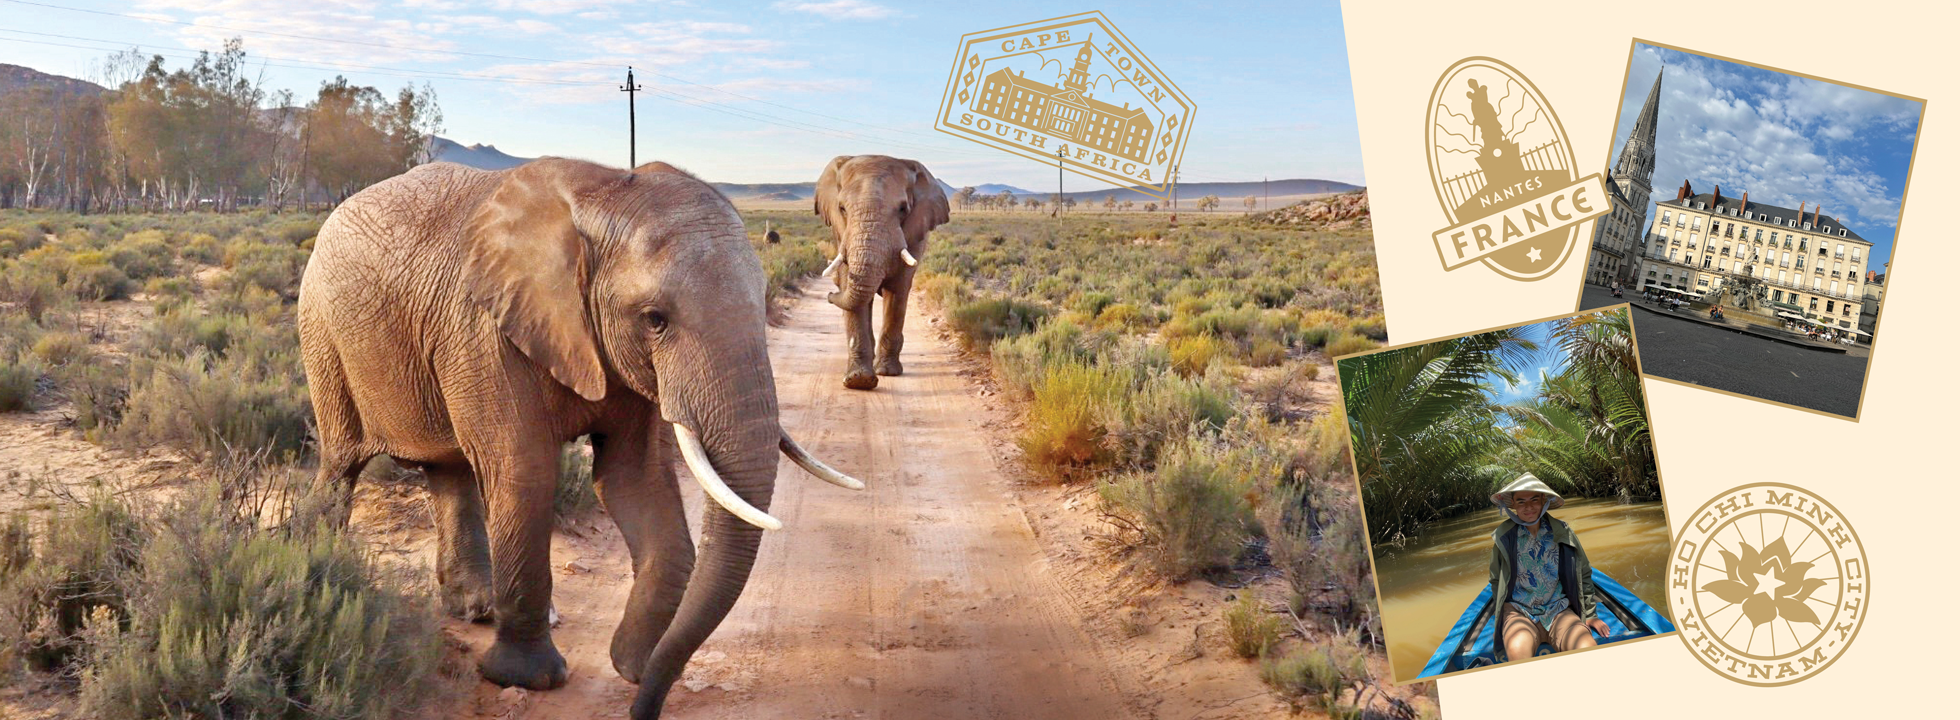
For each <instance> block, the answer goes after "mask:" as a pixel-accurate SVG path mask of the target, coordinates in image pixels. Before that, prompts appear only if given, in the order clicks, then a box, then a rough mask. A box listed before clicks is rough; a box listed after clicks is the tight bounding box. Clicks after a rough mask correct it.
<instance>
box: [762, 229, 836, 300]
mask: <svg viewBox="0 0 1960 720" xmlns="http://www.w3.org/2000/svg"><path fill="white" fill-rule="evenodd" d="M755 249H756V253H757V254H759V255H760V256H761V257H762V270H763V273H764V274H766V275H767V276H768V278H769V285H768V287H766V288H764V290H763V297H764V299H765V300H766V301H767V302H768V304H769V307H770V308H771V309H772V310H776V309H780V308H782V307H783V306H786V305H787V304H788V303H789V299H790V298H791V297H793V295H792V294H793V293H794V292H795V291H796V284H797V283H798V282H800V281H802V280H803V279H804V278H807V277H811V276H814V275H816V274H817V273H818V272H821V271H822V270H823V266H824V265H825V264H826V263H828V262H829V261H828V260H827V259H825V258H824V256H823V253H822V252H819V251H818V250H817V246H816V245H815V244H814V243H809V242H781V243H773V244H772V243H768V242H757V243H756V244H755Z"/></svg>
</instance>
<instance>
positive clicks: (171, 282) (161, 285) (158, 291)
mask: <svg viewBox="0 0 1960 720" xmlns="http://www.w3.org/2000/svg"><path fill="white" fill-rule="evenodd" d="M143 292H144V293H147V294H149V296H150V304H151V307H153V308H155V309H156V311H157V314H159V315H162V314H165V313H169V312H175V311H176V310H178V309H180V308H183V307H185V306H187V305H189V304H190V302H191V300H192V299H193V298H195V297H196V296H197V280H196V279H194V278H190V277H168V278H151V279H150V281H149V282H148V283H145V284H144V285H143Z"/></svg>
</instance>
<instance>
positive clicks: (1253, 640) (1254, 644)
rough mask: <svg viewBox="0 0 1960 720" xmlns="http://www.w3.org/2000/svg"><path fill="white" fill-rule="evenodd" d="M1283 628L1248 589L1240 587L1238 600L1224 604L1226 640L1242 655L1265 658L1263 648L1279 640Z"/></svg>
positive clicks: (1277, 618)
mask: <svg viewBox="0 0 1960 720" xmlns="http://www.w3.org/2000/svg"><path fill="white" fill-rule="evenodd" d="M1283 628H1285V623H1284V622H1283V621H1281V620H1280V619H1279V617H1278V616H1275V615H1273V614H1272V613H1270V612H1267V611H1266V608H1265V606H1264V605H1262V604H1261V603H1260V602H1259V599H1258V597H1257V596H1256V595H1254V593H1253V592H1252V590H1251V589H1250V588H1246V589H1243V590H1241V591H1240V592H1239V598H1238V600H1237V601H1235V602H1233V603H1232V604H1231V605H1227V606H1225V641H1226V642H1227V643H1228V644H1230V645H1231V646H1232V653H1233V654H1235V655H1238V656H1239V657H1241V658H1246V659H1252V658H1257V657H1265V655H1266V651H1267V650H1269V649H1271V648H1272V647H1273V646H1274V645H1275V644H1278V643H1279V638H1280V632H1281V630H1282V629H1283Z"/></svg>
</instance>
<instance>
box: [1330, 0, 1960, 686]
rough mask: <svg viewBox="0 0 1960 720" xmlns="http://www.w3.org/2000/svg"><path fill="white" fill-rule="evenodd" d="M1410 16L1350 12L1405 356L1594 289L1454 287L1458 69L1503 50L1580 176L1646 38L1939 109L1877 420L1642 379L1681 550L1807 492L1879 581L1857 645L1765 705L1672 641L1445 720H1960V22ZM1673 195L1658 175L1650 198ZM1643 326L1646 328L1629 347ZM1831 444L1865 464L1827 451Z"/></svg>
mask: <svg viewBox="0 0 1960 720" xmlns="http://www.w3.org/2000/svg"><path fill="white" fill-rule="evenodd" d="M1413 5H1415V4H1414V3H1403V2H1393V3H1390V2H1344V3H1342V8H1341V9H1342V16H1343V20H1344V22H1345V23H1346V26H1347V43H1348V64H1349V67H1350V69H1351V71H1352V73H1353V78H1354V96H1355V107H1356V113H1357V115H1358V116H1359V118H1358V119H1359V121H1360V126H1361V149H1362V156H1363V158H1364V159H1365V161H1366V163H1367V170H1368V186H1369V195H1370V197H1369V202H1370V203H1371V205H1372V206H1373V210H1374V222H1375V243H1376V254H1377V257H1378V258H1379V261H1380V263H1381V278H1382V291H1383V294H1384V296H1385V301H1386V304H1387V315H1388V322H1389V325H1388V327H1389V332H1390V341H1391V342H1394V343H1398V344H1399V343H1409V342H1416V341H1420V340H1424V339H1427V338H1433V337H1439V336H1444V335H1451V334H1455V333H1461V332H1466V331H1471V330H1477V329H1481V328H1487V327H1492V326H1497V325H1504V324H1507V323H1513V322H1518V321H1521V320H1528V319H1531V318H1539V317H1545V316H1548V315H1554V314H1558V313H1564V312H1570V311H1572V310H1573V309H1574V305H1573V302H1574V299H1575V295H1576V292H1577V290H1578V287H1579V283H1580V280H1581V278H1582V277H1583V275H1584V272H1585V254H1584V250H1581V251H1579V252H1578V253H1577V254H1575V256H1574V257H1573V259H1572V260H1570V261H1568V262H1567V263H1566V265H1565V266H1564V267H1563V268H1561V269H1560V270H1559V272H1558V273H1557V274H1555V275H1553V276H1552V277H1550V278H1547V279H1545V280H1543V281H1539V282H1531V283H1521V282H1517V281H1513V280H1508V279H1505V278H1503V277H1501V276H1499V275H1497V274H1496V273H1495V272H1491V271H1489V270H1488V269H1486V268H1483V267H1481V266H1477V267H1470V268H1465V269H1463V270H1459V271H1456V272H1451V273H1445V272H1443V271H1442V267H1441V264H1440V263H1438V262H1437V260H1436V251H1435V249H1434V247H1432V246H1431V244H1430V240H1429V237H1430V234H1431V233H1433V232H1435V231H1436V230H1437V229H1440V228H1442V227H1444V226H1445V225H1447V224H1448V220H1447V218H1446V217H1445V216H1444V214H1443V211H1442V208H1441V207H1440V206H1439V205H1438V204H1437V202H1436V194H1435V191H1434V190H1432V189H1431V184H1430V179H1429V170H1428V163H1427V161H1426V160H1425V158H1424V155H1423V153H1424V151H1425V150H1424V148H1425V145H1424V132H1423V131H1424V128H1423V127H1422V123H1423V115H1424V109H1425V108H1424V105H1425V104H1426V103H1427V102H1428V99H1429V94H1430V92H1431V90H1433V89H1434V87H1435V84H1436V80H1437V78H1438V77H1439V76H1440V75H1441V73H1442V72H1443V70H1444V69H1446V68H1448V67H1449V66H1450V64H1451V63H1454V62H1456V61H1457V60H1460V59H1462V58H1464V57H1468V56H1472V55H1486V56H1490V57H1494V58H1497V59H1499V60H1502V61H1504V62H1506V63H1509V64H1510V65H1511V66H1513V67H1516V68H1517V69H1518V71H1519V72H1522V73H1523V74H1524V75H1525V76H1526V77H1528V78H1530V79H1531V81H1532V82H1533V83H1534V84H1536V85H1537V86H1538V89H1539V90H1540V91H1541V92H1543V93H1544V95H1545V97H1546V99H1547V101H1548V102H1549V103H1551V105H1552V107H1553V109H1554V110H1556V111H1557V112H1558V117H1559V120H1560V121H1561V122H1563V123H1564V124H1565V130H1566V133H1567V134H1568V135H1569V136H1570V137H1571V139H1572V143H1573V146H1574V147H1573V151H1574V154H1575V155H1576V156H1577V158H1578V162H1579V166H1580V174H1582V175H1583V174H1586V173H1589V172H1595V171H1598V170H1600V169H1602V168H1603V166H1604V165H1605V164H1606V163H1607V162H1608V160H1609V158H1611V157H1614V156H1616V155H1617V152H1618V149H1617V148H1613V147H1611V143H1612V136H1613V122H1614V119H1615V113H1616V110H1617V109H1618V107H1619V100H1620V92H1621V84H1622V82H1623V80H1624V78H1625V75H1626V65H1627V52H1628V50H1629V48H1630V47H1631V44H1632V41H1633V38H1636V37H1638V38H1640V39H1642V40H1646V41H1650V42H1657V43H1664V44H1668V45H1673V46H1676V47H1681V48H1685V49H1688V50H1693V51H1696V52H1702V53H1708V54H1713V55H1720V56H1724V57H1728V58H1731V59H1735V60H1741V61H1746V62H1751V63H1756V64H1759V65H1765V66H1769V67H1774V68H1780V69H1783V70H1786V71H1792V72H1798V73H1803V74H1807V75H1811V76H1815V77H1820V78H1823V79H1827V80H1833V81H1837V82H1844V83H1850V84H1854V85H1862V86H1865V87H1868V88H1874V89H1879V90H1884V91H1887V92H1892V93H1898V94H1901V95H1908V96H1912V97H1917V98H1922V99H1925V100H1926V101H1927V102H1926V112H1925V115H1924V116H1923V118H1922V121H1921V125H1920V134H1919V142H1918V147H1917V155H1916V158H1915V160H1914V163H1913V168H1912V176H1911V185H1910V187H1909V188H1908V194H1907V196H1906V202H1905V214H1904V216H1903V218H1902V219H1901V220H1900V222H1899V234H1898V240H1897V242H1896V244H1895V246H1894V248H1893V252H1892V261H1893V263H1892V267H1891V277H1890V278H1889V279H1888V281H1887V283H1886V285H1887V287H1886V296H1885V306H1884V312H1883V316H1882V320H1881V326H1880V328H1879V341H1878V346H1877V347H1876V348H1875V352H1874V353H1873V356H1872V359H1871V363H1870V367H1869V375H1870V380H1869V382H1868V383H1867V384H1866V386H1865V400H1864V407H1863V415H1862V421H1861V422H1857V423H1853V422H1850V421H1848V420H1841V419H1834V418H1830V417H1825V416H1821V415H1816V414H1812V413H1806V412H1799V411H1796V410H1790V409H1785V408H1779V407H1775V406H1771V405H1767V404H1763V403H1757V402H1752V401H1749V400H1744V399H1741V398H1736V397H1730V396H1726V395H1720V394H1717V393H1712V392H1706V391H1701V390H1696V389H1693V388H1689V387H1683V386H1680V385H1675V384H1671V383H1663V382H1657V381H1653V380H1649V381H1648V382H1647V383H1646V388H1647V392H1648V399H1649V407H1650V409H1651V412H1652V420H1653V424H1654V432H1655V435H1656V440H1657V443H1658V448H1657V452H1658V454H1659V457H1660V465H1661V467H1660V472H1661V480H1662V485H1663V488H1664V490H1663V492H1664V493H1665V496H1666V498H1665V499H1666V501H1667V509H1668V516H1669V520H1670V522H1671V523H1672V524H1673V525H1674V526H1675V528H1676V530H1677V534H1678V529H1679V528H1680V527H1681V525H1682V523H1684V522H1685V521H1686V520H1687V515H1688V513H1691V512H1693V511H1694V510H1695V508H1697V507H1700V506H1701V504H1702V503H1703V502H1705V501H1706V500H1708V499H1709V498H1710V497H1712V496H1714V495H1715V494H1716V493H1718V492H1721V491H1722V490H1725V489H1728V488H1730V487H1734V486H1736V485H1741V484H1743V483H1747V482H1753V481H1757V480H1777V481H1781V482H1787V483H1791V484H1794V485H1798V486H1801V487H1804V488H1807V489H1809V490H1811V491H1813V492H1816V493H1818V494H1819V495H1821V496H1823V497H1824V498H1825V499H1827V500H1829V501H1830V502H1831V503H1832V504H1834V505H1836V506H1837V507H1838V509H1839V510H1840V511H1841V512H1843V513H1844V516H1845V517H1846V519H1847V520H1848V521H1849V522H1850V523H1851V525H1852V527H1853V528H1854V529H1855V530H1857V532H1858V536H1859V538H1860V540H1861V541H1862V542H1863V543H1864V546H1865V550H1866V552H1867V553H1868V554H1869V555H1870V558H1871V564H1872V590H1871V593H1872V594H1871V604H1870V609H1871V614H1870V615H1869V616H1868V617H1867V619H1866V621H1865V625H1864V628H1863V629H1862V630H1861V631H1860V634H1859V635H1858V637H1857V639H1856V640H1855V641H1854V642H1853V644H1852V646H1851V647H1850V649H1849V650H1848V651H1847V652H1846V654H1845V655H1844V656H1843V657H1841V658H1840V659H1839V660H1838V661H1837V662H1836V663H1835V664H1833V665H1831V667H1829V668H1828V669H1826V670H1825V671H1824V672H1823V673H1822V674H1820V675H1818V676H1816V677H1814V678H1811V679H1808V680H1805V681H1803V682H1800V683H1797V684H1795V685H1792V686H1787V687H1780V688H1756V687H1749V686H1745V685H1740V684H1737V683H1734V682H1731V681H1729V680H1726V679H1724V678H1722V677H1720V676H1718V675H1716V674H1715V673H1714V672H1711V671H1710V670H1708V668H1706V667H1703V666H1702V665H1701V663H1699V662H1696V661H1695V659H1694V658H1693V657H1691V656H1690V655H1689V653H1688V649H1687V647H1686V646H1685V645H1684V644H1683V643H1682V642H1681V641H1680V640H1679V639H1678V636H1672V635H1670V636H1667V637H1664V638H1658V639H1653V640H1647V641H1642V642H1637V643H1634V644H1631V645H1627V646H1623V647H1615V648H1604V649H1601V650H1599V651H1594V652H1587V653H1584V654H1581V655H1575V656H1571V657H1564V658H1550V659H1547V660H1545V661H1540V662H1533V663H1531V664H1529V665H1527V666H1520V667H1515V668H1498V669H1495V670H1489V671H1484V672H1477V673H1472V674H1468V675H1463V676H1458V677H1452V678H1445V679H1443V680H1441V681H1440V682H1439V687H1440V691H1441V696H1442V705H1443V714H1444V717H1446V718H1449V719H1450V720H1475V719H1476V718H1493V719H1496V718H1503V719H1505V720H1509V719H1510V718H1513V717H1516V716H1517V715H1516V713H1517V711H1518V709H1519V708H1520V707H1532V706H1535V707H1536V708H1538V709H1540V710H1542V709H1547V708H1557V709H1560V710H1558V711H1557V712H1578V713H1583V714H1584V715H1585V716H1587V717H1594V718H1611V717H1627V718H1636V717H1637V718H1646V717H1655V716H1663V715H1667V716H1685V717H1765V716H1767V717H1777V716H1779V714H1782V713H1791V714H1792V715H1790V716H1792V717H1834V716H1852V717H1858V716H1865V715H1866V714H1867V713H1887V714H1893V715H1899V716H1918V715H1920V714H1936V715H1937V714H1941V713H1951V712H1952V708H1953V707H1955V706H1956V705H1960V695H1956V694H1955V690H1954V689H1953V688H1952V685H1951V683H1949V682H1948V681H1947V679H1948V678H1950V677H1952V676H1953V672H1954V671H1953V661H1952V657H1953V654H1952V652H1951V650H1950V648H1953V647H1956V643H1960V624H1955V623H1953V622H1952V621H1951V620H1950V609H1951V607H1952V604H1953V600H1954V593H1955V591H1957V590H1960V581H1957V580H1956V579H1955V578H1956V576H1955V574H1954V573H1955V572H1956V569H1955V568H1956V564H1955V563H1954V562H1952V560H1953V558H1954V557H1955V555H1954V547H1953V542H1952V538H1953V537H1954V531H1955V529H1960V512H1956V510H1960V482H1955V481H1956V480H1960V470H1956V468H1955V464H1954V463H1953V461H1952V460H1951V458H1952V457H1953V455H1954V452H1955V450H1956V449H1960V437H1956V436H1957V435H1960V432H1956V431H1960V419H1956V418H1960V359H1957V358H1956V355H1960V352H1956V351H1960V322H1956V321H1955V319H1954V318H1955V316H1954V314H1953V313H1954V309H1955V308H1956V307H1960V295H1956V294H1955V291H1956V290H1960V283H1956V282H1955V281H1954V280H1955V276H1953V275H1952V273H1951V269H1952V268H1956V267H1960V238H1956V237H1954V234H1953V232H1952V231H1951V230H1950V228H1952V227H1953V226H1954V220H1952V219H1951V218H1950V217H1947V216H1952V215H1954V214H1955V213H1960V210H1955V209H1954V207H1955V202H1954V201H1955V199H1956V198H1960V173H1955V172H1954V168H1955V167H1960V147H1956V136H1960V122H1956V120H1955V118H1956V116H1955V115H1954V114H1953V108H1954V107H1956V106H1960V96H1956V93H1955V90H1956V89H1960V81H1956V78H1955V73H1956V72H1960V67H1956V65H1955V63H1954V62H1953V59H1954V57H1955V54H1954V48H1955V44H1954V41H1953V38H1952V32H1951V31H1952V28H1953V27H1954V21H1955V20H1960V14H1956V13H1955V12H1954V11H1953V10H1952V9H1951V6H1949V5H1947V4H1944V3H1932V2H1925V3H1917V4H1910V3H1893V2H1859V3H1851V4H1846V3H1841V2H1839V3H1820V2H1757V1H1746V2H1745V1H1730V2H1719V3H1693V4H1690V5H1683V6H1680V7H1670V6H1664V5H1653V6H1630V5H1624V4H1601V3H1578V2H1536V1H1531V0H1524V1H1512V0H1499V1H1498V2H1485V3H1462V2H1447V3H1434V7H1422V8H1418V7H1412V6H1413ZM1661 122H1662V123H1666V122H1667V118H1665V117H1663V118H1661ZM1680 182H1681V178H1659V177H1657V178H1654V185H1655V187H1662V188H1667V187H1674V186H1676V185H1679V184H1680ZM1822 200H1823V201H1824V202H1826V203H1827V204H1828V203H1829V200H1830V199H1829V198H1823V199H1822ZM1587 238H1588V241H1589V239H1590V228H1588V235H1587ZM1588 244H1589V242H1588ZM1936 268H1946V269H1947V270H1948V271H1947V272H1939V271H1936V270H1935V269H1936ZM1640 318H1641V314H1640V313H1639V311H1635V315H1634V322H1635V326H1636V328H1637V327H1638V325H1639V323H1640ZM1827 444H1829V445H1832V446H1841V447H1847V448H1855V450H1852V451H1850V452H1848V453H1843V454H1832V455H1823V454H1820V453H1819V452H1817V451H1816V450H1814V448H1817V447H1819V446H1824V445H1827ZM1769 447H1781V448H1784V449H1785V450H1784V453H1783V457H1784V459H1783V460H1781V461H1777V462H1772V463H1764V462H1763V461H1762V460H1761V451H1762V450H1763V449H1764V448H1769Z"/></svg>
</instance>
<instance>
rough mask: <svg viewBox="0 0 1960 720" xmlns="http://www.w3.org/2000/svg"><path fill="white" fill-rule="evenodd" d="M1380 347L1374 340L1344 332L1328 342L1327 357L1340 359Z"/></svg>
mask: <svg viewBox="0 0 1960 720" xmlns="http://www.w3.org/2000/svg"><path fill="white" fill-rule="evenodd" d="M1376 347H1379V345H1377V344H1376V343H1375V341H1373V340H1369V339H1368V338H1365V337H1362V336H1360V335H1356V334H1354V333H1352V332H1349V331H1346V330H1343V331H1341V332H1340V333H1338V334H1336V335H1335V336H1334V337H1333V338H1332V339H1330V340H1328V341H1327V348H1326V352H1327V357H1340V356H1342V355H1351V354H1354V353H1358V352H1367V351H1369V350H1373V349H1375V348H1376Z"/></svg>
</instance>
